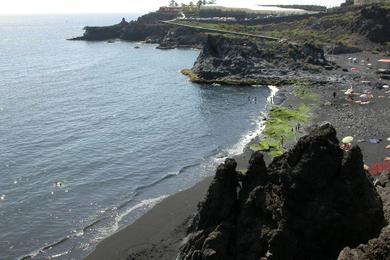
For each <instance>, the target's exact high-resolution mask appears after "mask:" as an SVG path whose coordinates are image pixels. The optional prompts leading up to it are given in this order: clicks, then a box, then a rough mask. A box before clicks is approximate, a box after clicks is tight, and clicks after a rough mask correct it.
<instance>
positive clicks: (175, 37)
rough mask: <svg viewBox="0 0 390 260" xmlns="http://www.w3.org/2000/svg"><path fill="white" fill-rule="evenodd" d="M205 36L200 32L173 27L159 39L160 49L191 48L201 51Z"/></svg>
mask: <svg viewBox="0 0 390 260" xmlns="http://www.w3.org/2000/svg"><path fill="white" fill-rule="evenodd" d="M206 39H207V36H206V34H204V33H203V32H201V31H200V30H196V29H192V28H187V27H179V26H175V27H173V28H171V29H170V30H169V31H168V32H167V33H166V34H165V36H164V37H163V38H162V39H161V41H160V42H159V43H160V46H159V48H160V49H173V48H183V47H191V48H198V49H201V48H202V46H203V43H204V42H205V41H206Z"/></svg>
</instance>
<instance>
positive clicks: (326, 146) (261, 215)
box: [179, 124, 390, 260]
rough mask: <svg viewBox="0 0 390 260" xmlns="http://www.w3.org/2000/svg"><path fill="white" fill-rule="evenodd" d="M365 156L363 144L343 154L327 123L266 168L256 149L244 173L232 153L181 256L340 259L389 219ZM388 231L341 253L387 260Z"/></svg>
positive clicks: (372, 235)
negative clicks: (365, 163) (365, 168)
mask: <svg viewBox="0 0 390 260" xmlns="http://www.w3.org/2000/svg"><path fill="white" fill-rule="evenodd" d="M362 158H363V157H362V154H361V151H360V149H359V147H358V146H355V147H353V148H352V149H351V150H350V151H349V152H347V153H345V152H343V151H342V150H341V149H340V147H339V141H338V139H337V137H336V131H335V129H334V128H333V127H332V126H331V125H329V124H324V125H322V126H320V127H319V128H316V129H314V130H313V131H312V132H311V133H310V134H308V135H307V136H304V137H302V138H301V139H300V140H299V141H298V143H297V144H296V145H295V147H294V148H293V149H291V150H290V151H289V152H287V153H285V154H284V155H282V156H280V157H278V158H275V159H274V160H273V162H272V163H271V164H270V165H269V166H268V167H266V166H265V162H264V160H263V155H262V154H261V153H259V152H256V153H254V154H253V155H252V158H251V160H250V164H249V168H248V171H247V172H246V173H245V174H241V173H239V172H237V171H236V165H237V164H236V162H235V161H234V160H233V159H227V160H226V161H225V163H224V164H221V165H220V166H219V167H218V169H217V172H216V175H215V177H214V179H213V181H212V183H211V185H210V188H209V190H208V192H207V195H206V198H205V200H204V201H203V202H201V203H200V204H199V210H198V212H197V213H196V215H195V216H194V218H193V220H192V223H191V225H190V227H189V234H188V236H187V238H186V239H185V241H186V243H185V244H184V245H183V246H182V248H181V250H180V253H179V259H248V260H250V259H253V260H258V259H336V258H337V257H338V255H339V253H340V251H341V250H343V248H344V247H347V246H348V247H357V246H358V245H359V244H362V243H367V241H368V240H370V239H372V238H376V237H378V236H379V234H380V231H381V229H382V228H383V227H384V226H385V224H386V221H385V218H384V213H383V208H382V201H381V198H380V196H379V195H378V193H377V191H376V189H375V187H374V185H373V184H372V180H371V179H370V177H369V175H368V173H367V172H366V171H365V170H364V167H363V165H364V163H363V159H362ZM383 232H384V233H383V234H381V235H380V236H379V238H377V239H376V240H375V241H370V244H369V245H367V246H365V247H364V246H361V247H364V249H365V251H364V249H360V248H358V249H354V250H352V251H351V249H345V250H344V251H343V253H342V255H341V256H340V259H351V258H343V257H344V256H346V255H348V254H353V253H354V252H355V251H357V250H361V251H364V252H365V253H367V252H368V253H367V254H369V253H373V252H372V250H376V252H375V254H376V255H381V256H384V257H385V258H375V259H386V257H389V256H390V252H389V251H386V249H387V248H388V244H386V243H383V242H382V243H381V242H379V241H383V240H384V239H385V238H383V237H382V236H384V237H386V236H387V235H386V234H388V229H384V231H383ZM386 232H387V233H386ZM387 239H388V237H387ZM372 244H375V245H378V244H379V246H373V245H372ZM371 247H373V248H374V249H372V250H371ZM362 254H363V253H362ZM359 259H362V258H359ZM370 259H374V258H370Z"/></svg>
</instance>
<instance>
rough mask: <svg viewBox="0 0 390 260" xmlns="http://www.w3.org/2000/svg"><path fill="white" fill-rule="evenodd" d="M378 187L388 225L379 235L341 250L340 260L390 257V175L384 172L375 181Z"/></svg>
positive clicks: (370, 259)
mask: <svg viewBox="0 0 390 260" xmlns="http://www.w3.org/2000/svg"><path fill="white" fill-rule="evenodd" d="M375 183H376V184H375V185H376V189H377V191H378V193H379V195H380V197H381V198H382V201H383V209H384V212H385V220H386V222H387V224H388V225H387V226H386V227H384V228H383V229H382V231H381V233H380V235H379V237H377V238H374V239H371V240H370V241H368V243H367V244H361V245H359V246H357V247H356V248H353V249H352V248H350V247H346V248H344V249H343V251H341V253H340V255H339V257H338V260H363V259H364V260H377V259H390V225H389V223H390V175H389V174H382V175H381V176H380V177H379V178H378V179H377V180H376V182H375Z"/></svg>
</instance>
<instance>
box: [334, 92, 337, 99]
mask: <svg viewBox="0 0 390 260" xmlns="http://www.w3.org/2000/svg"><path fill="white" fill-rule="evenodd" d="M336 95H337V93H336V91H333V99H336Z"/></svg>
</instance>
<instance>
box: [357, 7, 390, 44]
mask: <svg viewBox="0 0 390 260" xmlns="http://www.w3.org/2000/svg"><path fill="white" fill-rule="evenodd" d="M352 31H354V32H359V33H361V34H363V35H366V36H367V38H368V39H369V40H371V41H373V42H378V43H385V42H387V41H390V9H388V8H386V7H382V6H380V5H379V4H378V5H374V6H371V7H367V8H363V9H362V10H361V12H360V15H359V16H358V17H357V19H356V20H355V22H354V23H353V26H352Z"/></svg>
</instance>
